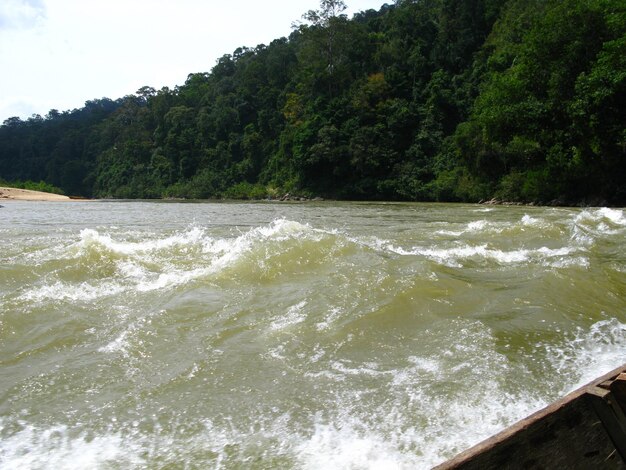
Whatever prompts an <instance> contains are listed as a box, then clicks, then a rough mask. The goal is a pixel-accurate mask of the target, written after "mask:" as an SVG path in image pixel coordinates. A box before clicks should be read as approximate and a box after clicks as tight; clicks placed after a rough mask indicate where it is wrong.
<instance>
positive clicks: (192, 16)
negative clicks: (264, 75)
mask: <svg viewBox="0 0 626 470" xmlns="http://www.w3.org/2000/svg"><path fill="white" fill-rule="evenodd" d="M344 2H345V3H346V4H347V5H348V10H347V11H346V12H345V13H346V14H347V15H348V16H349V17H352V15H353V14H354V13H356V12H358V11H363V10H367V9H370V8H373V9H376V10H378V9H379V8H380V7H381V5H383V4H384V3H385V1H384V0H344ZM388 3H392V1H391V0H388ZM317 8H319V0H265V1H259V0H226V1H217V0H0V123H2V122H4V120H5V119H7V118H9V117H13V116H18V117H20V118H22V119H26V118H28V117H30V116H31V115H33V114H40V115H41V116H45V115H46V114H47V113H48V111H49V110H51V109H56V110H58V111H65V110H71V109H75V108H80V107H82V106H84V104H85V101H87V100H92V99H99V98H103V97H107V98H111V99H117V98H121V97H123V96H125V95H129V94H132V93H135V92H136V91H137V90H138V89H139V88H141V87H142V86H151V87H154V88H156V89H157V90H158V89H160V88H162V87H164V86H168V87H170V88H173V87H174V86H176V85H182V84H183V83H184V82H185V80H186V78H187V75H189V74H190V73H195V72H209V71H210V70H211V68H212V67H213V65H215V62H216V60H217V59H218V58H219V57H221V56H222V55H224V54H229V53H232V52H233V51H234V50H235V49H236V48H237V47H240V46H247V47H254V46H256V45H258V44H269V43H270V42H271V41H272V40H273V39H276V38H279V37H282V36H288V35H289V33H290V32H291V24H292V23H293V22H295V21H298V20H299V19H301V17H302V14H303V13H304V12H306V11H308V10H310V9H317Z"/></svg>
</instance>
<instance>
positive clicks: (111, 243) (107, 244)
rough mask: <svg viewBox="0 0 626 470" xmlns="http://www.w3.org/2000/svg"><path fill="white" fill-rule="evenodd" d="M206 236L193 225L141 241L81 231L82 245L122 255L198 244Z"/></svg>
mask: <svg viewBox="0 0 626 470" xmlns="http://www.w3.org/2000/svg"><path fill="white" fill-rule="evenodd" d="M203 237H204V230H202V229H200V228H198V227H193V228H192V229H190V230H188V231H186V232H183V233H177V234H174V235H171V236H169V237H166V238H162V239H156V240H142V241H140V242H130V241H128V242H125V241H115V240H113V239H112V238H111V236H110V235H108V234H100V233H99V232H98V231H97V230H93V229H84V230H81V232H80V238H81V241H80V246H81V247H83V248H89V247H91V246H96V247H103V248H105V249H107V250H109V251H111V252H114V253H117V254H121V255H134V254H138V253H147V252H152V251H159V250H166V249H171V248H173V247H186V246H190V245H194V244H197V243H198V242H200V241H201V240H202V239H203Z"/></svg>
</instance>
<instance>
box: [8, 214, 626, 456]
mask: <svg viewBox="0 0 626 470" xmlns="http://www.w3.org/2000/svg"><path fill="white" fill-rule="evenodd" d="M1 216H2V217H3V224H2V225H1V226H0V237H2V241H3V244H2V247H1V248H0V363H1V365H2V367H1V368H0V377H1V380H0V429H1V430H0V436H1V442H0V466H2V467H3V468H44V467H46V468H51V467H63V468H88V467H89V468H146V467H148V468H160V467H166V466H168V465H180V466H183V467H184V466H187V467H210V468H430V467H431V466H433V465H435V464H437V463H439V462H441V461H442V460H444V459H446V458H448V457H451V456H452V455H454V454H455V453H456V452H458V451H460V450H463V449H464V448H466V447H467V446H469V445H472V444H474V443H476V442H478V441H479V440H481V439H483V438H485V437H487V436H488V435H490V434H492V433H494V432H496V431H498V430H500V429H502V428H503V427H505V426H507V425H509V424H511V423H513V422H514V421H516V420H517V419H519V418H521V417H523V416H525V415H526V414H528V413H530V412H532V411H534V410H536V409H538V408H540V407H542V406H543V405H545V404H546V403H548V402H550V401H552V400H554V399H556V398H558V397H559V396H561V395H562V394H564V393H565V392H567V391H569V390H571V389H573V388H575V387H576V386H578V385H580V384H582V383H584V382H586V381H588V380H590V379H592V378H594V377H595V376H598V375H600V374H601V373H604V372H606V371H608V370H610V369H612V368H614V367H616V366H618V365H620V364H621V363H622V362H623V360H624V359H623V358H624V357H626V312H625V308H624V307H625V306H626V300H625V299H626V295H625V294H626V255H625V253H626V250H625V241H626V217H625V215H624V211H623V210H620V209H607V208H600V209H561V208H559V209H556V208H534V207H481V206H471V205H443V204H428V205H427V204H363V203H359V204H357V203H320V204H316V203H311V204H277V203H275V204H265V203H256V204H244V203H184V204H183V203H179V204H172V203H162V202H154V203H150V202H94V203H64V204H57V203H50V204H41V203H22V202H12V203H7V204H6V207H5V208H3V209H2V214H1Z"/></svg>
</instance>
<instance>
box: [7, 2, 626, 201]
mask: <svg viewBox="0 0 626 470" xmlns="http://www.w3.org/2000/svg"><path fill="white" fill-rule="evenodd" d="M344 11H345V4H344V3H343V2H342V1H338V0H322V1H321V3H320V6H319V9H317V10H311V11H309V12H307V13H305V14H304V15H303V18H302V20H301V21H300V22H298V23H297V24H295V25H294V28H293V31H292V33H291V34H290V36H289V37H283V38H278V39H276V40H274V41H272V42H271V43H270V44H268V45H264V44H260V45H257V46H256V47H241V48H238V49H236V50H235V51H234V52H232V53H231V54H226V55H224V56H222V57H221V58H219V59H218V60H217V62H216V63H215V65H214V66H213V68H212V69H210V71H208V72H201V73H192V74H190V75H189V76H188V78H187V80H186V82H185V83H184V84H182V85H180V86H176V87H175V88H174V89H169V88H162V89H160V90H155V89H154V88H152V87H149V86H145V87H142V88H141V89H139V90H138V91H137V92H136V93H135V94H132V95H128V96H125V97H122V98H117V99H109V98H102V99H94V100H92V101H88V102H86V103H85V106H84V107H83V108H80V109H74V110H69V111H63V112H59V111H57V110H51V111H50V112H49V113H48V114H47V115H46V116H45V117H42V116H39V115H33V116H32V117H30V118H29V119H26V120H21V119H20V118H10V119H7V120H6V121H4V124H3V125H2V126H0V178H2V179H4V180H6V181H27V180H31V181H44V182H46V183H47V184H50V185H53V186H56V187H58V188H61V189H62V190H63V191H64V192H65V194H70V195H80V196H86V197H113V198H162V197H176V198H266V197H278V196H280V195H282V194H285V193H292V194H300V195H303V196H313V195H316V196H323V197H327V198H337V199H357V200H408V201H479V200H481V199H490V198H494V197H495V198H499V199H503V200H508V201H521V202H536V203H560V204H573V203H590V204H592V203H602V204H612V205H624V203H625V202H626V3H624V2H623V0H508V1H506V0H463V1H457V0H398V1H396V2H395V3H394V4H393V5H387V4H385V5H383V6H382V7H381V8H380V10H379V11H374V10H368V11H363V12H360V13H358V14H356V15H354V17H353V18H351V19H349V18H347V16H346V15H344V14H343V12H344Z"/></svg>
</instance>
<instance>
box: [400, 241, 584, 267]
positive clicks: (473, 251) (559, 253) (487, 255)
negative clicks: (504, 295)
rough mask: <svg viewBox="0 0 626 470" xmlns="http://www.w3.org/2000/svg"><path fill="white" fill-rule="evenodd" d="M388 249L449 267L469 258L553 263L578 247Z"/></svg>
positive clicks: (467, 246)
mask: <svg viewBox="0 0 626 470" xmlns="http://www.w3.org/2000/svg"><path fill="white" fill-rule="evenodd" d="M388 249H389V250H390V251H393V252H394V253H397V254H399V255H404V256H425V257H427V258H429V259H431V260H432V261H435V262H437V263H440V264H443V265H445V266H449V267H462V266H463V264H462V263H463V262H465V261H469V260H474V261H484V260H487V261H494V262H496V263H499V264H513V263H523V262H528V261H532V262H540V263H543V264H548V265H552V264H551V263H553V262H554V259H555V258H560V257H567V256H569V255H571V254H572V253H574V252H575V251H576V249H575V248H572V247H563V248H556V249H552V248H547V247H541V248H538V249H534V250H529V249H522V250H511V251H503V250H497V249H493V248H488V247H487V245H478V246H471V245H463V246H456V247H453V248H423V247H414V248H413V249H410V250H406V249H404V248H400V247H394V246H393V245H389V246H388ZM556 261H557V263H558V262H561V260H556ZM567 261H568V262H570V263H576V264H579V263H582V265H583V266H584V265H586V263H587V261H586V259H585V258H578V259H577V260H576V261H573V260H567ZM579 265H580V264H579Z"/></svg>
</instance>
